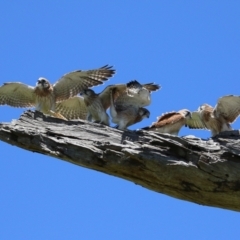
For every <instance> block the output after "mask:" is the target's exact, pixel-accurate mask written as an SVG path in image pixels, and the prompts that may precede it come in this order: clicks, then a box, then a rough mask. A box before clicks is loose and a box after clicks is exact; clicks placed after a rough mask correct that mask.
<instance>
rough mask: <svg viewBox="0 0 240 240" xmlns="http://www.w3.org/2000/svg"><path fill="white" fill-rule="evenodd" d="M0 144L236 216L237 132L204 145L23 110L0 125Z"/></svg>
mask: <svg viewBox="0 0 240 240" xmlns="http://www.w3.org/2000/svg"><path fill="white" fill-rule="evenodd" d="M0 140H2V141H4V142H7V143H9V144H12V145H15V146H18V147H20V148H23V149H26V150H29V151H33V152H38V153H42V154H45V155H49V156H52V157H55V158H59V159H62V160H65V161H67V162H70V163H74V164H77V165H80V166H83V167H86V168H90V169H94V170H97V171H100V172H103V173H107V174H110V175H114V176H117V177H120V178H124V179H127V180H129V181H132V182H134V183H136V184H139V185H141V186H143V187H145V188H148V189H150V190H153V191H156V192H159V193H163V194H167V195H169V196H172V197H175V198H179V199H183V200H187V201H190V202H195V203H198V204H202V205H208V206H214V207H219V208H225V209H229V210H234V211H240V136H239V131H231V132H225V133H224V134H221V135H218V136H217V137H215V138H213V139H209V140H202V139H200V138H196V137H194V136H187V137H183V138H180V137H176V136H171V135H168V134H156V133H152V132H145V131H140V132H136V131H125V132H123V131H119V130H117V129H113V128H111V127H106V126H103V125H100V124H93V123H89V122H85V121H64V120H61V119H56V118H52V117H46V116H44V115H43V114H42V113H40V112H33V111H27V112H25V113H24V114H23V115H22V116H21V117H20V119H19V120H14V121H12V122H11V123H1V124H0Z"/></svg>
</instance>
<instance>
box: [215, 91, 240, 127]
mask: <svg viewBox="0 0 240 240" xmlns="http://www.w3.org/2000/svg"><path fill="white" fill-rule="evenodd" d="M214 114H216V115H217V116H222V117H223V118H224V119H225V120H226V121H227V122H229V123H232V122H234V121H235V120H236V118H237V117H238V116H239V114H240V96H234V95H228V96H224V97H221V98H219V99H218V103H217V105H216V107H215V110H214Z"/></svg>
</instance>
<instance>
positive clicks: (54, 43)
mask: <svg viewBox="0 0 240 240" xmlns="http://www.w3.org/2000/svg"><path fill="white" fill-rule="evenodd" d="M239 9H240V3H239V2H237V1H198V2H197V1H156V0H155V1H151V2H148V3H147V2H146V1H145V2H144V1H142V2H140V1H138V2H137V1H128V2H127V1H119V0H116V1H109V0H106V1H96V0H92V1H51V2H50V1H45V0H44V1H18V2H17V1H11V2H10V1H2V2H1V3H0V13H1V14H0V31H1V37H0V66H1V72H0V84H2V83H4V82H8V81H21V82H24V83H26V84H29V85H33V86H34V85H35V83H36V81H37V79H38V78H39V77H41V76H42V77H46V78H48V79H49V80H50V81H51V82H52V83H54V82H55V81H56V80H58V79H59V78H60V77H61V76H62V75H63V74H65V73H67V72H69V71H73V70H77V69H84V70H85V69H92V68H97V67H100V66H103V65H105V64H110V65H114V67H115V68H116V70H117V74H116V75H115V76H114V78H112V79H111V80H110V81H108V82H107V84H114V83H126V82H128V81H130V80H133V79H137V80H138V81H140V82H141V83H146V82H156V83H158V84H160V85H161V86H162V89H161V90H160V91H158V92H156V93H153V95H152V104H151V106H149V107H148V109H149V110H150V112H151V116H150V119H147V120H146V119H145V120H144V121H143V122H141V123H140V124H137V125H135V126H133V127H132V129H136V128H139V127H143V126H147V125H149V124H151V122H153V121H155V120H156V117H157V116H159V115H161V114H162V113H164V112H168V111H172V110H180V109H182V108H188V109H189V110H196V109H197V108H198V106H199V105H200V104H202V103H209V104H211V105H213V106H214V105H215V104H216V102H217V99H218V98H219V97H221V96H224V95H228V94H235V95H238V94H239V95H240V90H239V87H238V86H239V79H240V72H239V63H240V47H239V43H240V32H239V29H240V18H239ZM107 84H105V85H103V86H99V87H96V88H94V90H96V91H97V92H99V91H101V90H102V89H103V88H104V87H105V86H106V85H107ZM22 112H23V109H14V108H10V107H6V106H1V107H0V122H9V121H11V120H12V119H17V118H19V116H20V115H21V113H22ZM233 127H234V128H235V129H239V128H240V120H237V121H236V122H235V123H234V124H233ZM188 134H193V135H196V136H198V137H202V138H208V137H209V136H210V132H208V131H193V130H189V129H187V128H186V129H182V130H181V132H180V135H188ZM0 149H1V157H0V190H1V195H0V206H1V208H0V239H185V240H186V239H226V238H227V239H238V237H239V234H240V230H239V220H240V215H239V213H237V212H233V211H228V210H223V209H218V208H212V207H206V206H201V205H197V204H194V203H189V202H186V201H181V200H178V199H174V198H171V197H168V196H166V195H162V194H159V193H155V192H152V191H149V190H147V189H145V188H143V187H141V186H138V185H135V184H134V183H132V182H128V181H125V180H122V179H120V178H116V177H112V176H109V175H105V174H103V173H100V172H96V171H93V170H89V169H84V168H81V167H78V166H75V165H73V164H70V163H67V162H64V161H60V160H57V159H54V158H51V157H48V156H45V155H41V154H37V153H32V152H28V151H26V150H23V149H20V148H17V147H15V146H11V145H8V144H5V143H3V142H0ZM239 204H240V201H239Z"/></svg>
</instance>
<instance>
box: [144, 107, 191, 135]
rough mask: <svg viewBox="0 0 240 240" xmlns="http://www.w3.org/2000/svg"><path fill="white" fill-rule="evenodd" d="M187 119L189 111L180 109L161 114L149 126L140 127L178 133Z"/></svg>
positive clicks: (160, 131) (189, 114)
mask: <svg viewBox="0 0 240 240" xmlns="http://www.w3.org/2000/svg"><path fill="white" fill-rule="evenodd" d="M189 119H191V112H190V111H189V110H187V109H182V110H180V111H178V112H168V113H164V114H163V115H162V116H160V117H158V118H157V121H156V122H154V123H152V125H151V126H150V127H145V128H142V129H143V130H147V131H156V132H159V133H169V134H172V135H178V133H179V131H180V129H181V127H183V126H184V125H185V124H186V123H187V121H188V120H189Z"/></svg>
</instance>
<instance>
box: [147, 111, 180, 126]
mask: <svg viewBox="0 0 240 240" xmlns="http://www.w3.org/2000/svg"><path fill="white" fill-rule="evenodd" d="M183 119H184V117H183V116H182V114H180V113H178V112H168V113H164V114H163V115H162V116H160V117H159V118H158V119H157V121H156V122H154V123H153V124H152V125H151V127H152V128H160V127H163V126H165V125H168V124H174V123H176V122H179V121H181V120H183Z"/></svg>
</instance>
